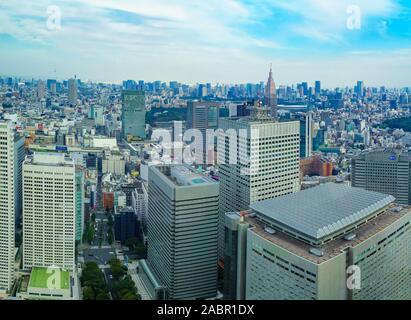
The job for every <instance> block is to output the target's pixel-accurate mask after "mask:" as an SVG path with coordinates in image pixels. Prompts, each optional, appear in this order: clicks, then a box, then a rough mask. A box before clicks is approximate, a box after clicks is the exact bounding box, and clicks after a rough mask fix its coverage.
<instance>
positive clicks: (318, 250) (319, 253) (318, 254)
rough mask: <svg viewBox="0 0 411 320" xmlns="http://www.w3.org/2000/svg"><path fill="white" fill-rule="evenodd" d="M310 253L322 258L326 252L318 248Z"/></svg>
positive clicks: (312, 249)
mask: <svg viewBox="0 0 411 320" xmlns="http://www.w3.org/2000/svg"><path fill="white" fill-rule="evenodd" d="M310 253H311V254H313V255H315V256H317V257H322V256H323V255H324V251H322V250H321V249H318V248H311V249H310Z"/></svg>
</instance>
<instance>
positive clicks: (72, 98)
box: [68, 79, 77, 106]
mask: <svg viewBox="0 0 411 320" xmlns="http://www.w3.org/2000/svg"><path fill="white" fill-rule="evenodd" d="M68 101H69V103H70V104H71V105H73V106H75V105H76V104H77V80H76V79H69V80H68Z"/></svg>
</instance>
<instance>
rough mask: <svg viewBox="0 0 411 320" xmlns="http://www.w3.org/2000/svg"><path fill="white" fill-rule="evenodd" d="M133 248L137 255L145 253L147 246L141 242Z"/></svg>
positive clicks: (144, 254)
mask: <svg viewBox="0 0 411 320" xmlns="http://www.w3.org/2000/svg"><path fill="white" fill-rule="evenodd" d="M134 250H135V251H136V253H137V254H138V255H139V256H146V255H147V247H146V246H145V245H144V244H143V243H141V242H140V243H139V244H137V245H136V246H135V247H134Z"/></svg>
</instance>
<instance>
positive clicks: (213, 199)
mask: <svg viewBox="0 0 411 320" xmlns="http://www.w3.org/2000/svg"><path fill="white" fill-rule="evenodd" d="M218 192H219V189H218V182H216V181H214V180H213V179H210V178H208V177H206V176H205V175H202V174H199V173H197V172H196V171H195V170H193V169H192V168H191V167H188V166H185V165H169V166H150V167H149V187H148V225H147V228H148V230H147V232H148V239H147V241H148V243H149V246H148V254H147V261H142V262H141V263H140V269H141V271H142V274H143V279H144V280H143V281H145V283H146V286H147V287H148V288H150V292H151V295H152V296H153V297H154V298H160V299H171V300H175V299H205V298H213V297H215V296H216V294H217V250H216V248H217V238H218V236H217V231H218Z"/></svg>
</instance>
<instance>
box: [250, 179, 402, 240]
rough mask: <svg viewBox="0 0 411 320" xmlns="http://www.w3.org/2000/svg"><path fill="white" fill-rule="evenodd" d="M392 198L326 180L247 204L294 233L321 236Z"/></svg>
mask: <svg viewBox="0 0 411 320" xmlns="http://www.w3.org/2000/svg"><path fill="white" fill-rule="evenodd" d="M394 200H395V198H394V197H393V196H390V195H385V194H381V193H377V192H373V191H367V190H364V189H360V188H353V187H349V186H346V185H344V184H337V183H326V184H322V185H320V186H318V187H314V188H310V189H307V190H304V191H300V192H297V193H293V194H289V195H286V196H282V197H279V198H274V199H269V200H265V201H261V202H256V203H253V204H252V205H250V208H251V209H252V210H254V211H255V212H256V213H257V215H258V216H259V217H260V218H261V219H262V220H264V221H267V222H269V223H270V224H273V225H275V226H278V227H279V228H281V229H284V230H287V231H289V232H291V233H297V236H303V237H308V238H309V239H313V240H320V239H323V238H326V237H327V236H331V235H333V234H336V233H339V232H340V231H341V230H343V229H346V228H349V227H350V226H352V225H355V224H356V223H358V222H360V221H362V220H364V219H366V218H367V217H368V216H370V215H372V214H374V213H375V212H378V211H380V210H382V209H383V208H385V207H387V206H388V205H389V204H391V203H392V202H394Z"/></svg>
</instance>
